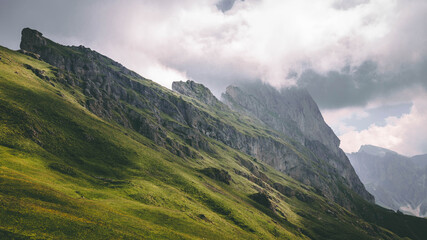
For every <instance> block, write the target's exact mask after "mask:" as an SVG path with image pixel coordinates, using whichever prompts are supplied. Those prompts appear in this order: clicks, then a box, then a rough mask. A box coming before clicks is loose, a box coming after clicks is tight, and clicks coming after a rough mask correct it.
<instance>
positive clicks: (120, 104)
mask: <svg viewBox="0 0 427 240" xmlns="http://www.w3.org/2000/svg"><path fill="white" fill-rule="evenodd" d="M20 46H21V50H19V51H12V50H9V49H6V48H3V47H0V93H1V94H0V160H1V161H0V204H1V206H2V207H1V208H0V238H1V239H30V238H34V239H379V238H380V239H400V238H403V237H409V238H412V239H422V238H423V236H425V235H426V234H427V230H426V229H427V228H426V226H427V220H425V219H420V218H416V217H412V216H406V215H401V214H397V213H395V212H393V211H390V210H387V209H384V208H382V207H379V206H377V205H374V204H373V203H372V202H371V201H372V197H371V196H370V195H368V194H366V193H365V192H366V191H365V190H364V189H358V188H357V185H355V182H354V183H351V181H350V180H351V178H346V177H347V176H346V175H345V174H343V173H345V171H342V169H340V167H339V166H338V165H337V167H336V166H335V165H334V164H333V163H334V162H335V161H337V160H336V159H332V160H329V159H326V158H325V157H324V156H316V153H315V151H314V150H313V151H312V150H310V149H314V148H312V147H310V146H312V145H308V144H306V143H304V144H303V143H302V142H301V141H300V140H294V139H293V136H292V135H287V134H285V133H283V132H281V131H277V130H275V129H274V128H271V127H268V126H266V124H265V122H263V121H261V120H260V119H259V118H255V117H252V116H250V115H249V114H242V113H241V112H238V111H235V110H233V109H232V108H231V107H230V106H228V105H226V104H224V103H222V102H221V101H219V100H218V99H216V98H215V96H213V95H212V93H211V92H210V90H209V89H207V88H206V87H204V86H203V85H201V84H197V83H195V82H192V81H187V82H177V83H174V89H175V91H172V90H169V89H166V88H164V87H162V86H160V85H158V84H156V83H155V82H153V81H151V80H148V79H146V78H143V77H141V76H139V75H138V74H136V73H135V72H133V71H130V70H128V69H126V68H125V67H124V66H122V65H120V64H119V63H117V62H115V61H113V60H111V59H109V58H108V57H106V56H103V55H101V54H99V53H97V52H95V51H92V50H90V49H88V48H86V47H83V46H79V47H75V46H63V45H60V44H57V43H55V42H53V41H51V40H49V39H47V38H45V37H44V36H43V35H42V34H41V33H40V32H38V31H36V30H32V29H28V28H26V29H24V30H23V31H22V39H21V45H20ZM304 136H305V135H304ZM317 146H319V149H320V148H322V149H320V150H318V151H319V153H321V152H324V153H326V152H327V151H329V150H325V149H323V147H322V145H320V144H319V145H317ZM325 148H327V147H325ZM292 158H294V159H292ZM331 158H332V157H331ZM284 159H286V160H288V161H291V160H292V161H293V162H290V163H292V164H293V167H292V169H294V170H292V171H291V170H290V169H291V168H289V169H288V170H287V171H282V170H280V168H278V166H279V165H280V161H283V160H284ZM276 164H279V165H276ZM286 164H287V163H286V162H284V161H283V162H282V165H285V166H286ZM276 168H277V169H279V170H280V171H278V170H277V169H276ZM282 169H283V168H282ZM333 169H336V170H333ZM304 176H307V177H308V178H309V180H307V181H304V179H303V177H304ZM298 178H299V180H298ZM315 179H318V180H319V181H318V182H319V183H317V182H316V181H314V180H315ZM329 193H332V194H333V195H330V194H329Z"/></svg>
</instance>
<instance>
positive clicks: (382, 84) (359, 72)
mask: <svg viewBox="0 0 427 240" xmlns="http://www.w3.org/2000/svg"><path fill="white" fill-rule="evenodd" d="M297 84H298V85H299V86H301V87H305V88H307V89H308V90H309V92H310V94H311V95H312V96H313V98H314V99H315V100H316V102H317V103H318V104H319V106H320V107H321V108H330V109H333V108H342V107H347V106H365V105H366V104H368V103H369V102H370V101H371V100H373V99H376V98H381V97H383V98H384V97H390V96H392V95H393V94H395V93H397V92H399V91H402V90H404V89H410V88H414V87H417V86H418V87H424V88H425V89H427V61H426V60H424V61H419V62H417V63H416V64H410V65H404V66H401V67H400V69H395V70H393V71H389V72H381V71H380V70H379V69H378V66H377V64H376V63H375V62H373V61H366V62H364V63H363V64H361V65H360V66H358V67H356V68H355V69H354V70H351V71H350V70H349V69H348V68H347V69H343V70H341V71H329V72H327V73H326V74H319V73H316V72H315V71H313V70H306V71H304V72H303V73H302V74H301V76H300V77H299V79H298V82H297Z"/></svg>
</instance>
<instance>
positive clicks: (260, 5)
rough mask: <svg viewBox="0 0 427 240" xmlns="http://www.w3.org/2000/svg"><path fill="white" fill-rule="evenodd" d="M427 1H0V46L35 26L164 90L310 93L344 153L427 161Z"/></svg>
mask: <svg viewBox="0 0 427 240" xmlns="http://www.w3.org/2000/svg"><path fill="white" fill-rule="evenodd" d="M426 23H427V1H425V0H322V1H318V0H244V1H242V0H179V1H178V0H151V1H150V0H140V1H136V0H134V1H132V0H129V1H113V0H92V1H83V0H76V1H67V0H38V1H33V0H0V33H1V34H0V45H2V46H5V47H8V48H11V49H18V48H19V41H20V31H21V30H22V28H24V27H30V28H33V29H37V30H38V31H40V32H42V33H43V34H44V36H46V37H48V38H50V39H52V40H54V41H56V42H59V43H61V44H65V45H84V46H86V47H90V48H91V49H94V50H96V51H98V52H100V53H102V54H104V55H107V56H109V57H110V58H112V59H114V60H116V61H118V62H120V63H122V64H123V65H124V66H126V67H127V68H129V69H132V70H134V71H136V72H137V73H139V74H140V75H142V76H144V77H146V78H149V79H152V80H154V81H156V82H158V83H159V84H162V85H164V86H166V87H169V88H170V87H171V83H172V82H173V81H179V80H186V79H192V80H194V81H196V82H200V83H203V84H205V85H206V86H207V87H209V88H210V89H211V90H212V91H213V93H214V94H215V95H217V96H220V94H221V92H223V91H224V90H225V88H226V87H227V86H228V85H230V84H236V83H241V82H245V81H254V80H261V81H263V82H267V83H270V84H271V85H273V86H275V87H277V88H282V87H290V86H300V87H304V88H307V89H308V91H309V92H310V94H311V95H312V96H313V98H314V99H315V101H316V102H317V104H318V105H319V107H320V109H321V112H322V114H323V116H324V118H325V120H326V122H327V123H328V124H329V125H330V126H331V127H332V129H333V130H334V131H335V133H336V134H337V135H338V137H339V138H340V139H341V145H340V146H341V148H343V150H344V151H346V152H354V151H358V149H359V147H360V146H361V145H363V144H371V145H376V146H380V147H384V148H388V149H391V150H393V151H396V152H399V153H401V154H404V155H407V156H412V155H416V154H423V153H427V126H426V123H427V94H426V90H427V25H426Z"/></svg>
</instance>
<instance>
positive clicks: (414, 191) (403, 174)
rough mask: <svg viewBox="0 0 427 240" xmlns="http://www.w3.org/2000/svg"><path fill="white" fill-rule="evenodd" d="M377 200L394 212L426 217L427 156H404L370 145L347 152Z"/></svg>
mask: <svg viewBox="0 0 427 240" xmlns="http://www.w3.org/2000/svg"><path fill="white" fill-rule="evenodd" d="M347 155H348V157H349V159H350V161H351V163H352V165H353V166H354V169H355V170H356V172H357V174H358V175H359V177H360V180H362V182H363V183H364V184H365V186H366V189H367V190H368V191H369V192H370V193H372V194H373V195H374V196H375V199H376V203H377V204H379V205H381V206H383V207H386V208H389V209H393V210H395V211H397V210H400V211H402V212H404V213H408V214H412V215H415V216H419V217H426V216H427V188H426V186H427V156H426V155H420V156H415V157H411V158H410V157H405V156H402V155H400V154H398V153H396V152H393V151H391V150H388V149H385V148H380V147H376V146H371V145H364V146H361V147H360V149H359V151H358V152H355V153H350V154H347Z"/></svg>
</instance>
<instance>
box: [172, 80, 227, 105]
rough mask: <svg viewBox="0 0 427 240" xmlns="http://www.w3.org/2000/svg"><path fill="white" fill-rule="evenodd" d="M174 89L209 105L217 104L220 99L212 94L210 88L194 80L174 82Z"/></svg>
mask: <svg viewBox="0 0 427 240" xmlns="http://www.w3.org/2000/svg"><path fill="white" fill-rule="evenodd" d="M172 89H173V90H174V91H176V92H178V93H181V94H182V95H185V96H188V97H191V98H194V99H197V100H199V101H201V102H203V103H205V104H207V105H216V104H217V103H219V100H218V99H217V98H216V97H215V96H214V95H213V94H212V92H211V90H209V88H207V87H205V86H204V85H203V84H200V83H196V82H194V81H192V80H187V81H186V82H184V81H179V82H173V83H172Z"/></svg>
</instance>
